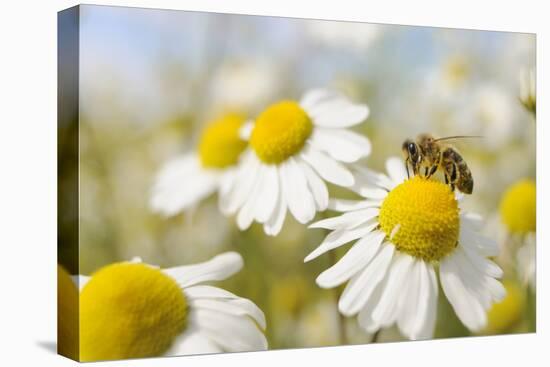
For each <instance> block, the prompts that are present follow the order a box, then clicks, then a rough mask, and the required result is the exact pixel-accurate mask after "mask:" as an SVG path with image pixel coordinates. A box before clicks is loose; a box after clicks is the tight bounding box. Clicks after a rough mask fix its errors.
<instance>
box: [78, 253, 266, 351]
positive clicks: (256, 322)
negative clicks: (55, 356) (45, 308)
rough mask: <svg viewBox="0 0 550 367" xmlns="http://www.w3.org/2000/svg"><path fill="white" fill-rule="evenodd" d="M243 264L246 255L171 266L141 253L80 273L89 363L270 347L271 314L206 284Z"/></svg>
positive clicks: (83, 335) (84, 347) (83, 342)
mask: <svg viewBox="0 0 550 367" xmlns="http://www.w3.org/2000/svg"><path fill="white" fill-rule="evenodd" d="M242 265H243V260H242V258H241V256H240V255H239V254H238V253H235V252H227V253H223V254H221V255H218V256H216V257H214V258H212V259H211V260H209V261H206V262H203V263H199V264H193V265H186V266H178V267H174V268H168V269H159V268H158V267H155V266H151V265H147V264H144V263H141V260H140V259H135V260H133V261H131V262H121V263H115V264H111V265H108V266H105V267H103V268H101V269H99V270H98V271H97V272H96V273H94V274H93V275H92V276H91V277H85V276H80V277H79V286H80V288H81V291H80V323H81V324H80V325H81V326H80V332H81V347H80V355H81V359H82V360H83V361H97V360H106V359H123V358H140V357H151V356H158V355H188V354H203V353H221V352H237V351H256V350H266V349H267V340H266V338H265V336H264V334H263V331H262V330H264V329H265V327H266V325H265V316H264V313H263V312H262V311H261V310H260V309H259V308H258V307H257V306H256V305H255V304H254V303H253V302H252V301H250V300H248V299H246V298H241V297H238V296H236V295H234V294H232V293H230V292H228V291H226V290H223V289H221V288H217V287H213V286H209V285H203V284H202V283H205V282H211V281H219V280H224V279H226V278H228V277H230V276H231V275H233V274H235V273H237V272H238V271H239V270H240V269H241V268H242Z"/></svg>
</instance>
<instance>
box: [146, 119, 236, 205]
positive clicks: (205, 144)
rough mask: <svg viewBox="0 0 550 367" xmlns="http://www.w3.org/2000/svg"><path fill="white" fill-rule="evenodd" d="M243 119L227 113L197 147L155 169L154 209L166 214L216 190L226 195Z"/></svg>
mask: <svg viewBox="0 0 550 367" xmlns="http://www.w3.org/2000/svg"><path fill="white" fill-rule="evenodd" d="M244 121H245V119H244V117H243V116H242V115H239V114H234V113H229V114H226V115H224V116H223V117H222V118H220V119H218V120H216V121H214V122H212V123H210V124H209V125H208V126H207V127H206V129H205V130H204V131H203V133H202V135H201V138H200V142H199V144H198V147H197V151H195V152H190V153H187V154H184V155H182V156H180V157H177V158H175V159H173V160H171V161H169V162H168V163H166V164H165V165H164V167H163V168H162V169H161V170H160V172H159V173H158V175H157V177H156V180H155V183H154V186H153V190H152V194H151V200H150V206H151V208H152V210H153V211H155V212H158V213H161V214H163V215H166V216H172V215H175V214H177V213H179V212H181V211H184V210H186V209H189V208H191V207H192V206H194V205H195V204H197V203H198V202H199V201H201V200H203V199H205V198H206V197H208V196H210V195H212V194H213V193H215V192H219V194H220V196H223V195H226V194H227V193H228V192H229V191H230V189H231V187H232V185H233V181H234V178H235V173H236V165H237V162H238V160H239V157H240V155H241V153H242V152H243V151H244V149H245V148H246V142H245V141H244V140H242V139H241V138H240V136H239V129H240V127H241V125H242V124H243V123H244Z"/></svg>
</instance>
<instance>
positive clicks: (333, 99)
mask: <svg viewBox="0 0 550 367" xmlns="http://www.w3.org/2000/svg"><path fill="white" fill-rule="evenodd" d="M319 94H321V93H319ZM303 102H304V104H301V106H302V108H304V110H306V112H307V113H308V115H309V116H310V117H311V118H312V120H313V123H314V124H315V125H317V126H323V127H332V128H342V127H350V126H354V125H357V124H359V123H361V122H363V121H364V120H365V119H366V118H367V117H368V115H369V108H368V107H367V106H366V105H362V104H354V103H352V102H351V101H349V100H348V99H347V98H346V97H344V96H342V95H338V94H336V93H332V95H330V92H328V93H325V94H324V95H323V96H322V98H311V97H308V96H307V95H306V96H305V97H304V100H303Z"/></svg>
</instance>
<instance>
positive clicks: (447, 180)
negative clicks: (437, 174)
mask: <svg viewBox="0 0 550 367" xmlns="http://www.w3.org/2000/svg"><path fill="white" fill-rule="evenodd" d="M448 184H449V175H447V172H445V185H448Z"/></svg>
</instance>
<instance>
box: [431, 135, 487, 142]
mask: <svg viewBox="0 0 550 367" xmlns="http://www.w3.org/2000/svg"><path fill="white" fill-rule="evenodd" d="M476 138H481V139H482V138H485V137H484V136H481V135H455V136H446V137H444V138H439V139H435V140H434V141H441V140H450V139H476Z"/></svg>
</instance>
